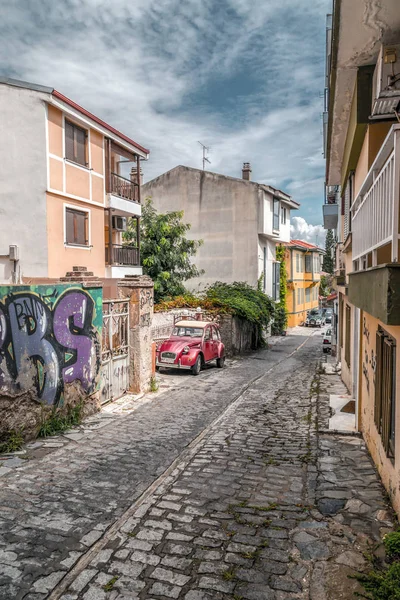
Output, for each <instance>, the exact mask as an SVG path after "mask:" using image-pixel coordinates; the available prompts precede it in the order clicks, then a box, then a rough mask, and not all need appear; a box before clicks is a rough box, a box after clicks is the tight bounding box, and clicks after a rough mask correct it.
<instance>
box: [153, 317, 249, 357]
mask: <svg viewBox="0 0 400 600" xmlns="http://www.w3.org/2000/svg"><path fill="white" fill-rule="evenodd" d="M196 314H197V313H196V310H191V309H185V310H183V309H174V310H170V311H165V312H157V313H154V316H153V320H152V327H151V335H152V339H153V340H155V341H160V340H162V339H165V338H167V337H169V336H170V335H171V333H172V329H173V327H174V323H175V321H176V320H178V319H179V318H185V319H188V318H189V319H193V318H196ZM201 319H202V320H204V321H216V322H217V323H218V324H219V326H220V330H221V337H222V341H223V342H224V344H225V352H226V356H234V355H236V354H244V353H246V352H249V351H250V350H255V349H256V348H257V342H258V335H257V327H256V326H255V325H254V324H253V323H250V322H249V321H246V320H245V319H240V318H239V317H234V316H232V315H217V316H215V315H211V314H208V313H205V312H203V313H201Z"/></svg>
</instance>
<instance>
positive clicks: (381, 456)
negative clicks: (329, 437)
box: [360, 313, 400, 515]
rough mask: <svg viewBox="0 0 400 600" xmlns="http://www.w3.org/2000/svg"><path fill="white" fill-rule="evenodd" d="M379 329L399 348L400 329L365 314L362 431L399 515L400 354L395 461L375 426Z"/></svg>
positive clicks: (398, 358)
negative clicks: (387, 452)
mask: <svg viewBox="0 0 400 600" xmlns="http://www.w3.org/2000/svg"><path fill="white" fill-rule="evenodd" d="M379 326H382V327H383V329H384V330H385V331H386V332H387V333H388V334H389V335H390V336H392V337H393V338H394V339H395V340H396V346H397V348H398V347H399V345H400V327H390V326H388V325H384V324H383V323H382V322H381V321H378V319H375V318H374V317H372V316H371V315H369V314H367V313H364V314H363V319H362V328H361V360H362V368H361V373H360V378H361V399H360V412H361V414H360V421H361V430H362V433H363V436H364V439H365V441H366V443H367V446H368V449H369V451H370V453H371V456H372V458H373V460H374V463H375V464H376V466H377V469H378V471H379V474H380V476H381V477H382V481H383V484H384V486H385V488H386V490H387V491H388V493H389V495H390V498H391V501H392V503H393V506H394V508H395V510H396V511H397V514H399V515H400V492H399V490H400V472H399V468H398V465H399V464H400V443H398V440H400V419H399V417H398V415H399V413H400V393H399V390H400V352H396V382H395V386H396V391H395V394H396V409H395V414H396V415H397V416H396V431H395V438H396V444H395V457H394V460H392V459H390V458H388V457H387V456H386V453H385V450H384V447H383V445H382V441H381V437H380V435H379V432H378V430H377V428H376V425H375V420H374V403H375V377H376V332H377V329H378V327H379Z"/></svg>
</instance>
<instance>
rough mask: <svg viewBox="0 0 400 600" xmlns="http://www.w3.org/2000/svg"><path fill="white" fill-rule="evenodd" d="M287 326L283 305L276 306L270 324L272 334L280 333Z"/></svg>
mask: <svg viewBox="0 0 400 600" xmlns="http://www.w3.org/2000/svg"><path fill="white" fill-rule="evenodd" d="M286 326H287V311H286V308H284V307H283V306H277V307H276V309H275V317H274V322H273V323H272V326H271V333H272V335H280V334H281V333H282V332H283V331H285V329H286Z"/></svg>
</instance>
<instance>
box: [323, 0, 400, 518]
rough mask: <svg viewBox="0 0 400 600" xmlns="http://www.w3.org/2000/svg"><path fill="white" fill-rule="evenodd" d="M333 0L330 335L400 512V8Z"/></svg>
mask: <svg viewBox="0 0 400 600" xmlns="http://www.w3.org/2000/svg"><path fill="white" fill-rule="evenodd" d="M378 12H379V31H378V29H376V30H372V29H371V27H370V26H369V24H368V23H367V21H366V20H365V19H364V16H365V2H364V1H363V0H342V1H341V2H334V12H333V15H332V23H328V29H327V40H328V49H327V50H328V52H327V58H328V60H327V65H328V66H329V67H330V68H329V70H328V73H327V90H326V97H327V98H328V99H329V101H328V104H327V106H326V115H325V119H324V121H325V124H326V130H325V133H326V137H325V152H326V159H327V164H326V184H327V195H326V203H325V205H324V207H323V213H324V224H325V227H326V228H327V229H335V231H336V238H337V246H336V271H335V276H336V289H337V292H338V305H337V309H338V311H337V319H338V321H337V327H336V328H335V335H334V338H333V340H332V347H334V346H336V351H337V357H338V360H339V361H340V363H341V367H342V378H343V381H344V382H345V383H346V385H347V387H348V388H349V391H350V392H351V393H352V394H353V396H354V398H355V400H356V415H355V417H356V427H357V428H358V430H359V431H361V432H362V434H363V437H364V439H365V441H366V443H367V445H368V448H369V450H370V452H371V455H372V458H373V460H374V462H375V464H376V466H377V469H378V470H379V473H380V475H381V477H382V481H383V483H384V485H385V487H386V489H387V491H388V493H389V495H390V497H391V500H392V503H393V506H394V507H395V509H396V511H397V513H398V514H400V352H399V350H398V347H399V346H400V266H399V259H400V124H399V120H400V119H399V112H400V77H399V75H400V11H399V4H398V1H397V0H382V2H381V3H380V6H379V10H378Z"/></svg>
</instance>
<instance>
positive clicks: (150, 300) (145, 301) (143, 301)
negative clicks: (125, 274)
mask: <svg viewBox="0 0 400 600" xmlns="http://www.w3.org/2000/svg"><path fill="white" fill-rule="evenodd" d="M153 304H154V296H153V290H152V289H145V288H142V289H141V290H140V309H142V308H144V307H145V306H150V308H151V307H152V306H153Z"/></svg>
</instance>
